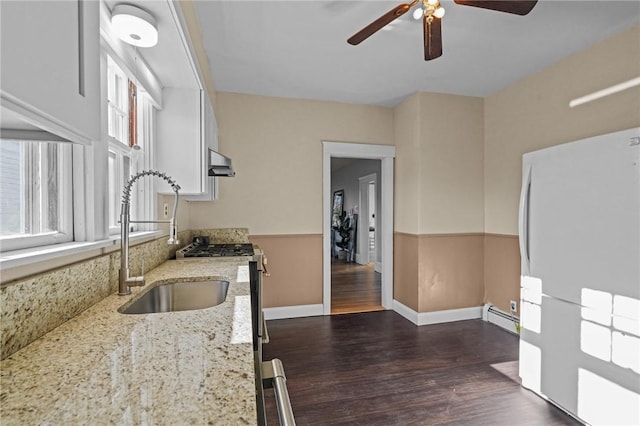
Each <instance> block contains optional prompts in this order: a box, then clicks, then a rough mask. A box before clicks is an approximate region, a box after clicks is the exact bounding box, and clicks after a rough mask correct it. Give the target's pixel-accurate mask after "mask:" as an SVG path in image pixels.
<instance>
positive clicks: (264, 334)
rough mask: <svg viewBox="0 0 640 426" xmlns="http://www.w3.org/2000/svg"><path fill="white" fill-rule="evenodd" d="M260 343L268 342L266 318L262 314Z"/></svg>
mask: <svg viewBox="0 0 640 426" xmlns="http://www.w3.org/2000/svg"><path fill="white" fill-rule="evenodd" d="M263 315H264V314H263ZM262 343H269V330H267V320H266V319H264V316H263V317H262Z"/></svg>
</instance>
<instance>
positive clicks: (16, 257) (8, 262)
mask: <svg viewBox="0 0 640 426" xmlns="http://www.w3.org/2000/svg"><path fill="white" fill-rule="evenodd" d="M167 235H168V234H167V233H166V232H163V231H147V232H136V233H133V234H131V235H130V238H129V243H130V245H131V246H135V245H137V244H142V243H145V242H148V241H152V240H155V239H158V238H162V237H166V236H167ZM117 250H120V235H114V236H111V237H109V238H107V239H104V240H100V241H91V242H70V243H62V244H53V245H49V246H41V247H33V248H28V249H22V250H14V251H8V252H2V253H0V271H1V272H2V276H1V277H0V282H1V283H2V284H3V285H4V284H5V283H7V282H10V281H14V280H17V279H20V278H24V277H27V276H30V275H34V274H38V273H41V272H44V271H47V270H50V269H53V268H58V267H61V266H65V265H68V264H71V263H75V262H80V261H82V260H86V259H90V258H92V257H96V256H102V255H105V254H108V253H111V252H114V251H117Z"/></svg>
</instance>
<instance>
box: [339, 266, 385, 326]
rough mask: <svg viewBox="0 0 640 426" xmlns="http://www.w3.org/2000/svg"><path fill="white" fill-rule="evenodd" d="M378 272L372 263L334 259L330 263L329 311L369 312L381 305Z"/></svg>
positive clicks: (379, 307)
mask: <svg viewBox="0 0 640 426" xmlns="http://www.w3.org/2000/svg"><path fill="white" fill-rule="evenodd" d="M381 283H382V280H381V278H380V274H379V273H378V272H376V271H375V270H374V265H373V263H370V264H368V265H359V264H357V263H344V262H339V261H334V262H332V264H331V313H332V314H344V313H352V312H370V311H380V310H382V309H384V308H383V307H382V305H381V303H382V302H381V300H382V299H381Z"/></svg>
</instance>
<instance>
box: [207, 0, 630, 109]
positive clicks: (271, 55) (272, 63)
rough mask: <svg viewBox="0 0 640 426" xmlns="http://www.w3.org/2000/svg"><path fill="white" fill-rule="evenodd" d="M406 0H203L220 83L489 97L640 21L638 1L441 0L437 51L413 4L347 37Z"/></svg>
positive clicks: (321, 94) (394, 99)
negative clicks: (523, 0)
mask: <svg viewBox="0 0 640 426" xmlns="http://www.w3.org/2000/svg"><path fill="white" fill-rule="evenodd" d="M401 2H402V1H371V0H369V1H329V0H326V1H310V0H298V1H269V0H262V1H240V0H235V1H219V0H195V4H196V11H197V13H198V17H199V19H200V25H201V27H202V32H203V36H204V43H205V49H206V52H207V55H208V57H209V61H210V65H211V68H212V72H213V79H214V82H215V85H216V90H218V91H224V92H238V93H249V94H257V95H265V96H277V97H290V98H305V99H317V100H329V101H339V102H347V103H358V104H371V105H381V106H394V105H396V104H398V103H399V102H400V101H402V100H403V99H404V98H405V97H406V96H408V95H410V94H412V93H415V92H416V91H424V92H439V93H452V94H460V95H468V96H480V97H486V96H488V95H491V94H492V93H495V92H496V91H499V90H500V89H502V88H504V87H506V86H509V85H510V84H512V83H514V82H516V81H518V80H520V79H522V78H523V77H525V76H527V75H529V74H532V73H535V72H537V71H539V70H541V69H543V68H545V67H547V66H549V65H551V64H553V63H555V62H557V61H559V60H560V59H562V58H564V57H566V56H568V55H571V54H572V53H575V52H577V51H580V50H582V49H584V48H586V47H587V46H590V45H592V44H594V43H596V42H598V41H601V40H603V39H605V38H607V37H609V36H611V35H614V34H616V33H619V32H621V31H623V30H625V29H627V28H630V27H631V26H633V25H634V24H638V23H639V22H640V2H639V1H637V0H627V1H609V0H601V1H594V0H590V1H581V0H570V1H559V0H540V1H539V2H538V4H537V5H536V7H535V8H534V9H533V11H532V12H531V13H530V14H529V15H527V16H517V15H511V14H506V13H500V12H495V11H490V10H485V9H479V8H475V7H469V6H462V5H457V4H454V3H453V1H452V0H441V3H442V5H443V6H444V8H445V9H446V15H445V17H444V18H443V22H442V38H443V52H444V53H443V56H442V57H440V58H438V59H435V60H433V61H429V62H425V61H424V59H423V44H422V43H423V36H422V23H421V21H415V20H413V19H412V18H411V16H410V15H411V11H410V12H409V13H407V14H406V15H404V16H403V17H402V18H400V19H398V20H396V22H394V23H393V24H391V25H390V26H389V28H388V29H386V30H384V31H379V32H378V33H376V34H374V35H373V36H372V37H370V38H369V39H367V40H365V41H364V42H363V43H362V44H360V45H358V46H351V45H349V44H347V42H346V40H347V38H349V37H350V36H351V35H353V34H354V33H355V32H357V31H358V30H360V29H361V28H363V27H364V26H365V25H367V24H369V23H370V22H371V21H373V20H374V19H376V18H377V17H379V16H381V15H382V14H384V13H385V12H387V11H388V10H390V9H392V8H393V7H395V6H396V5H398V4H400V3H401Z"/></svg>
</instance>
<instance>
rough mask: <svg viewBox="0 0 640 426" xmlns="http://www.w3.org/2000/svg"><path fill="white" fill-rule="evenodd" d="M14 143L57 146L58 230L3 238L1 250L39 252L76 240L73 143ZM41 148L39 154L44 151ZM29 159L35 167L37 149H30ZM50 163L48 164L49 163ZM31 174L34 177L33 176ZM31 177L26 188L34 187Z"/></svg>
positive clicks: (22, 141)
mask: <svg viewBox="0 0 640 426" xmlns="http://www.w3.org/2000/svg"><path fill="white" fill-rule="evenodd" d="M8 140H14V141H16V142H18V143H25V144H33V143H55V144H56V150H57V153H56V156H57V162H58V164H57V177H58V182H57V188H58V208H57V214H58V221H57V222H58V230H56V231H48V232H42V233H38V234H17V235H15V236H6V237H1V238H0V247H1V250H0V251H2V252H5V251H13V250H20V249H27V248H35V247H40V246H47V245H51V244H60V243H65V242H70V241H73V240H74V208H73V191H74V188H73V173H72V165H73V150H72V146H71V144H69V143H64V142H56V141H47V140H19V139H15V138H14V139H8ZM42 149H43V148H40V149H39V150H42ZM27 150H28V153H27V155H28V156H29V157H31V158H30V162H31V163H30V164H33V161H35V157H36V152H35V151H36V150H35V149H33V145H31V146H30V147H29V148H27ZM45 161H46V160H45ZM27 173H30V172H28V171H27ZM30 174H33V173H32V172H31V173H30ZM32 177H33V176H29V178H28V179H27V182H26V185H30V184H31V182H32V181H33V180H32V179H31V178H32ZM25 220H33V218H25Z"/></svg>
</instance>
